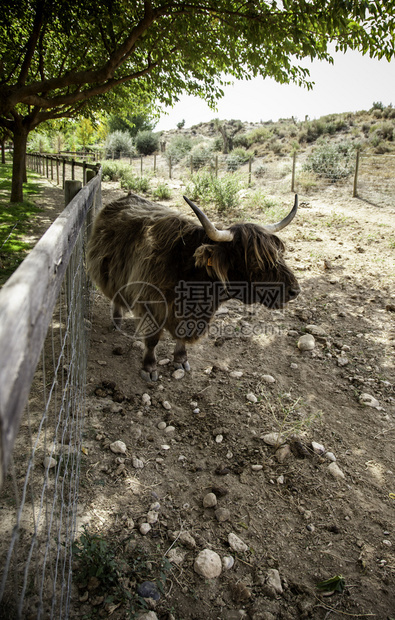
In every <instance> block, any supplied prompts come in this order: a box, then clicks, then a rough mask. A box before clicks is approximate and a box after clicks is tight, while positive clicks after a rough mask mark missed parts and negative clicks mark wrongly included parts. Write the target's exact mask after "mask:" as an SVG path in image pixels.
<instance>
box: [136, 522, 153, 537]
mask: <svg viewBox="0 0 395 620" xmlns="http://www.w3.org/2000/svg"><path fill="white" fill-rule="evenodd" d="M151 529H152V528H151V526H150V524H149V523H141V524H140V527H139V530H140V534H142V535H143V536H146V535H147V534H148V532H149V531H151Z"/></svg>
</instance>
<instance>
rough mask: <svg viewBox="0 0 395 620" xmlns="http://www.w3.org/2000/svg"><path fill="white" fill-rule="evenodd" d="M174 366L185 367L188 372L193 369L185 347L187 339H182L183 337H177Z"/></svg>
mask: <svg viewBox="0 0 395 620" xmlns="http://www.w3.org/2000/svg"><path fill="white" fill-rule="evenodd" d="M174 367H175V368H183V369H184V370H186V371H187V372H189V371H190V370H191V367H190V365H189V362H188V356H187V351H186V348H185V340H182V339H181V338H177V340H176V346H175V348H174Z"/></svg>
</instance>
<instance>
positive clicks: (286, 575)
mask: <svg viewBox="0 0 395 620" xmlns="http://www.w3.org/2000/svg"><path fill="white" fill-rule="evenodd" d="M116 195H120V192H119V190H117V189H116V188H114V185H113V184H105V185H104V188H103V202H104V203H106V202H108V201H109V200H110V199H112V198H113V197H114V196H116ZM300 199H301V203H302V204H301V207H300V210H299V214H298V216H297V218H296V221H294V222H293V223H292V225H291V226H289V228H287V229H286V230H285V231H283V232H282V233H281V234H280V235H281V237H282V238H283V240H284V241H285V242H286V244H287V249H288V252H287V260H288V263H289V264H290V266H292V267H293V269H294V270H295V272H296V273H297V275H298V278H299V280H300V284H301V286H302V291H303V292H302V294H301V295H300V296H299V297H298V299H297V300H296V301H295V302H294V303H291V304H289V306H288V307H287V309H286V310H285V311H284V312H272V313H270V312H269V311H267V310H265V309H263V308H259V307H245V306H242V305H241V304H239V303H238V302H235V301H232V302H229V303H226V304H225V305H224V306H222V307H221V309H220V311H219V312H218V314H217V316H216V317H215V321H214V324H213V329H212V330H211V332H210V334H209V336H208V337H206V338H204V339H203V340H201V341H200V342H199V343H198V344H197V345H195V346H194V347H192V348H191V349H190V351H189V361H190V365H191V372H190V373H186V374H185V376H184V378H182V379H175V378H174V377H173V374H172V373H173V370H174V369H173V368H172V362H171V360H172V348H173V343H172V342H171V339H170V338H169V337H165V338H164V340H162V341H161V343H160V344H159V346H158V354H159V360H161V362H160V363H161V366H160V377H159V381H158V382H157V383H151V384H148V383H146V382H145V381H143V380H142V379H141V378H140V375H139V369H140V363H141V346H142V343H141V342H140V341H139V340H138V339H137V338H135V337H134V336H133V333H132V331H131V330H129V328H128V322H126V328H125V330H124V331H123V332H120V331H116V330H115V331H114V330H113V329H112V327H111V320H110V305H109V303H108V301H107V300H106V299H104V297H103V296H102V295H101V294H100V293H97V294H96V299H95V304H94V311H93V320H92V331H91V349H90V357H89V365H88V381H89V383H88V403H87V418H86V424H85V444H84V446H85V454H84V456H83V465H82V475H81V488H80V502H81V509H80V526H81V525H82V524H86V525H88V527H89V531H91V532H96V533H98V534H99V535H100V537H101V539H102V540H104V541H106V542H107V543H108V545H109V548H110V549H111V552H113V553H114V555H115V562H117V563H118V569H119V575H120V584H118V589H117V590H116V589H114V588H111V587H109V586H108V584H107V586H106V584H105V583H104V581H105V580H104V581H103V580H102V581H100V579H99V580H96V581H95V580H93V581H91V583H89V582H88V583H87V582H85V583H80V589H79V598H80V602H78V601H74V606H73V609H74V612H73V614H74V615H75V617H96V616H98V617H109V616H110V615H111V617H113V618H125V617H128V612H127V610H128V608H129V609H130V610H134V611H138V610H139V609H140V603H142V599H141V598H140V599H137V598H136V588H137V587H138V586H139V583H141V582H142V581H145V580H147V581H149V582H152V583H153V584H156V586H155V585H154V586H153V588H154V591H153V594H154V595H155V596H156V597H157V596H159V595H160V598H159V600H158V601H157V602H155V603H154V602H153V601H152V600H151V601H146V604H147V607H148V608H151V609H152V611H151V615H149V613H148V612H146V611H145V612H144V613H145V614H147V613H148V615H143V617H144V618H155V617H157V618H159V619H170V618H173V619H176V620H187V619H189V618H191V619H192V618H193V619H196V620H198V619H207V618H209V619H217V618H218V619H226V620H232V619H236V618H251V619H253V620H273V619H275V618H276V619H277V618H279V619H289V620H291V619H294V618H317V619H327V618H342V617H343V618H369V617H372V618H377V619H378V620H389V619H391V618H395V586H394V576H395V462H394V440H395V399H394V382H395V376H394V367H393V358H394V347H395V327H394V316H395V315H394V310H395V299H394V290H393V276H394V263H393V256H394V247H395V236H394V214H395V209H394V207H390V206H389V207H383V208H378V207H375V206H374V205H370V204H366V203H365V202H363V201H361V200H358V199H350V198H349V197H347V196H346V194H345V193H344V192H342V190H341V188H339V187H336V186H331V187H328V188H327V189H326V190H325V191H323V192H321V193H320V194H319V198H318V197H317V198H314V197H308V196H301V198H300ZM285 202H286V201H285V200H284V204H285ZM178 206H180V201H178ZM183 209H184V208H183ZM185 209H187V207H185ZM185 212H186V211H185ZM210 215H212V216H213V217H215V214H214V213H213V212H211V213H210ZM244 215H245V212H244ZM234 217H235V214H229V218H228V220H229V221H230V220H232V219H234ZM221 219H222V222H224V223H226V221H227V218H224V217H222V218H221ZM249 219H250V220H252V221H256V222H262V221H263V222H264V220H265V215H264V213H263V212H260V211H259V210H257V211H256V212H254V213H249ZM217 221H219V218H218V216H217ZM129 323H132V321H131V320H130V321H129ZM307 332H313V333H316V336H315V347H314V349H313V350H311V351H306V352H302V351H301V350H300V349H299V348H298V346H297V344H298V341H299V338H300V337H301V336H303V335H304V334H305V333H307ZM268 376H270V377H271V379H270V378H269V379H268ZM269 381H272V382H269ZM362 395H364V396H362ZM366 395H369V396H370V397H373V399H370V398H369V397H368V396H366ZM362 401H365V402H367V403H368V404H363V402H362ZM372 405H373V406H372ZM273 432H275V433H278V434H280V436H279V437H278V440H277V442H276V445H270V444H269V443H267V441H268V438H267V437H266V435H267V434H269V433H273ZM116 441H121V442H123V443H124V444H125V446H126V453H124V454H123V453H120V454H117V453H113V452H112V450H111V448H110V445H111V444H113V442H116ZM312 442H315V443H316V444H320V445H321V447H319V446H317V445H315V444H313V445H312ZM328 453H329V454H328ZM331 459H332V460H331ZM333 459H336V461H335V462H336V465H337V466H338V469H336V468H334V471H333V465H331V464H332V463H333V462H334V461H333ZM339 470H340V473H339ZM209 493H213V494H214V495H215V497H213V496H212V495H210V496H209V498H206V495H207V494H209ZM204 498H206V499H205V501H204ZM209 499H211V500H212V501H213V502H215V501H216V502H217V503H216V505H214V506H208V507H206V506H205V505H204V504H205V503H207V502H209ZM147 522H148V523H149V527H150V529H149V527H146V526H144V525H143V526H142V524H146V523H147ZM144 528H146V529H144ZM146 530H149V531H148V533H147V532H146ZM231 533H233V534H236V535H237V536H238V537H239V538H240V539H241V540H242V541H243V543H245V545H244V546H243V545H242V546H241V548H239V549H238V550H234V549H233V548H232V546H231V544H230V539H229V534H231ZM204 549H209V550H212V551H214V552H216V553H217V554H218V555H219V557H220V558H221V560H222V559H223V558H225V560H224V562H223V563H224V565H226V568H225V567H223V568H222V571H221V574H220V575H219V576H217V577H215V578H212V579H210V578H205V577H203V576H201V575H199V574H197V572H196V571H195V568H194V566H195V560H196V558H197V556H198V555H199V553H200V552H201V551H202V550H204ZM243 549H244V550H243ZM229 557H231V558H233V560H234V563H233V565H232V566H231V567H229V566H230V565H231V564H232V560H230V559H229ZM340 575H341V576H342V577H343V580H344V581H342V580H340V579H338V580H337V583H339V584H340V585H339V590H342V591H337V592H336V591H335V592H334V593H329V594H330V595H328V593H323V592H322V591H320V590H319V589H318V588H317V583H319V582H322V581H323V580H327V579H329V578H332V577H335V576H340ZM342 586H344V587H342ZM329 589H333V588H329ZM120 592H123V594H120ZM111 594H112V595H113V596H114V598H112V599H111V598H110V599H107V598H106V597H107V596H108V595H111ZM139 601H140V602H139ZM130 613H131V615H132V617H133V613H132V612H130ZM154 614H156V616H155V615H154Z"/></svg>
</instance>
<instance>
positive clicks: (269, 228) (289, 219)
mask: <svg viewBox="0 0 395 620" xmlns="http://www.w3.org/2000/svg"><path fill="white" fill-rule="evenodd" d="M297 210H298V195H297V194H295V203H294V206H293V207H292V211H290V213H288V215H287V216H286V217H285V218H284V219H283V220H281V222H277V224H268V225H267V226H265V225H264V226H263V227H264V229H265V230H267V231H269V232H271V233H275V232H278V231H279V230H281V229H282V228H285V227H286V226H288V224H289V223H290V222H292V220H293V219H294V217H295V215H296V211H297Z"/></svg>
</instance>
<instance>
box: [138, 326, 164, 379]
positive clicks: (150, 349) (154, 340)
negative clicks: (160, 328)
mask: <svg viewBox="0 0 395 620" xmlns="http://www.w3.org/2000/svg"><path fill="white" fill-rule="evenodd" d="M159 338H160V332H159V333H158V334H155V335H154V336H147V338H145V340H144V344H145V349H144V355H143V367H142V369H141V373H140V374H141V376H142V378H143V379H145V381H157V380H158V371H157V369H156V355H155V348H156V345H157V344H158V342H159Z"/></svg>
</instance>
